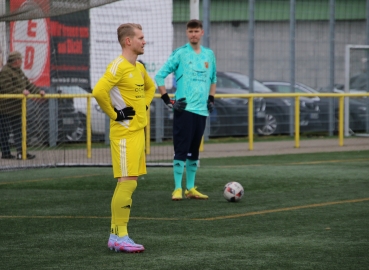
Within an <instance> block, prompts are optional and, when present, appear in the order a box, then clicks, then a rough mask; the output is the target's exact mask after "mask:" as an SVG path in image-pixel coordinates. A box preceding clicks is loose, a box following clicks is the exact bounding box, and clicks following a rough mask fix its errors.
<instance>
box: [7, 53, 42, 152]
mask: <svg viewBox="0 0 369 270" xmlns="http://www.w3.org/2000/svg"><path fill="white" fill-rule="evenodd" d="M21 67H22V55H21V53H20V52H17V51H14V52H11V53H10V54H9V57H8V61H7V63H6V65H5V66H4V67H3V68H2V69H1V71H0V94H23V95H25V96H27V95H29V94H30V93H33V94H40V95H41V96H44V95H45V91H43V90H40V89H39V88H38V87H37V86H36V85H34V84H33V83H31V82H30V81H29V79H28V78H27V77H26V75H25V74H24V72H23V71H22V69H21ZM10 129H12V131H13V135H14V142H15V147H16V149H17V155H16V156H14V155H12V154H11V152H10V145H9V134H10ZM0 141H1V152H2V156H1V158H3V159H15V158H17V159H23V157H22V101H21V99H3V98H2V99H0ZM35 157H36V156H35V155H32V154H29V153H27V156H26V158H27V159H33V158H35Z"/></svg>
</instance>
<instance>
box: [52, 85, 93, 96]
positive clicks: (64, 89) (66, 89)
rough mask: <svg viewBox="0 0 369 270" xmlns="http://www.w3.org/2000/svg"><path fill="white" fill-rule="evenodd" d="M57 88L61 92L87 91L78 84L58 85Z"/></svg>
mask: <svg viewBox="0 0 369 270" xmlns="http://www.w3.org/2000/svg"><path fill="white" fill-rule="evenodd" d="M58 90H61V92H62V93H63V94H88V93H87V91H86V90H85V89H83V88H81V87H79V86H76V85H74V86H59V87H58Z"/></svg>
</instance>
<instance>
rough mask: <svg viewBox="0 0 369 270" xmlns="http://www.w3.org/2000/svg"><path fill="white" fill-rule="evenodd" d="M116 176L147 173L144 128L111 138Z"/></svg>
mask: <svg viewBox="0 0 369 270" xmlns="http://www.w3.org/2000/svg"><path fill="white" fill-rule="evenodd" d="M110 147H111V158H112V165H113V173H114V178H120V177H127V176H140V175H142V174H146V157H145V133H144V130H143V129H142V130H138V131H135V132H130V134H129V135H128V136H125V137H124V138H122V139H117V140H110Z"/></svg>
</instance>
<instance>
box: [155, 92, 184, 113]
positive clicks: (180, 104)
mask: <svg viewBox="0 0 369 270" xmlns="http://www.w3.org/2000/svg"><path fill="white" fill-rule="evenodd" d="M161 99H162V100H163V101H164V103H165V105H167V107H168V109H173V110H176V111H179V112H181V111H183V110H184V109H186V106H187V102H186V98H180V99H178V100H177V101H174V100H171V99H170V98H169V96H168V93H165V94H163V95H162V96H161Z"/></svg>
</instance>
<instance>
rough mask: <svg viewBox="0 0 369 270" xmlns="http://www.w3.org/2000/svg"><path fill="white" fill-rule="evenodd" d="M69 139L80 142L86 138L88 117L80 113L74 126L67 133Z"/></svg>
mask: <svg viewBox="0 0 369 270" xmlns="http://www.w3.org/2000/svg"><path fill="white" fill-rule="evenodd" d="M65 137H66V139H67V141H70V142H79V141H84V140H86V117H85V116H84V115H82V114H79V117H76V119H75V121H74V125H73V128H71V129H70V130H68V131H67V133H66V134H65Z"/></svg>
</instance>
